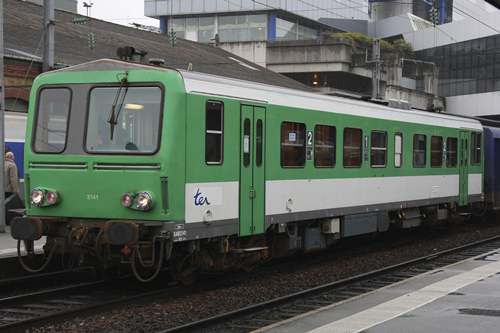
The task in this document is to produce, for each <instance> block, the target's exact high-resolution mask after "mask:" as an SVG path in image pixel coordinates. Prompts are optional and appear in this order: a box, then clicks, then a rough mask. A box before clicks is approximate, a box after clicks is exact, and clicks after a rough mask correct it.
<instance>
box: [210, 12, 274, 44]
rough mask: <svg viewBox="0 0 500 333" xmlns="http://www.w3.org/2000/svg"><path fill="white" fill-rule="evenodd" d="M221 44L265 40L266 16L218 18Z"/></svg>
mask: <svg viewBox="0 0 500 333" xmlns="http://www.w3.org/2000/svg"><path fill="white" fill-rule="evenodd" d="M218 31H219V38H220V41H221V42H241V41H260V40H266V39H267V38H266V15H265V14H257V15H230V16H220V17H219V30H218Z"/></svg>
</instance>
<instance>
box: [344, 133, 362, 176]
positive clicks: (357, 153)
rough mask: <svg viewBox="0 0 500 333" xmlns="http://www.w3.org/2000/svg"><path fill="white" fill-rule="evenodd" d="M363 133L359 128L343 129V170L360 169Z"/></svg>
mask: <svg viewBox="0 0 500 333" xmlns="http://www.w3.org/2000/svg"><path fill="white" fill-rule="evenodd" d="M362 138H363V132H362V131H361V129H359V128H345V129H344V168H354V167H360V166H361V161H362V158H363V156H362V143H363V139H362Z"/></svg>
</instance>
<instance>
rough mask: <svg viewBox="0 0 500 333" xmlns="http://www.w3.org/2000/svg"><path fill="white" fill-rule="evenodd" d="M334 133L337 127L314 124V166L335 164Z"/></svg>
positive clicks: (320, 166) (321, 166) (323, 166)
mask: <svg viewBox="0 0 500 333" xmlns="http://www.w3.org/2000/svg"><path fill="white" fill-rule="evenodd" d="M336 135H337V129H336V128H335V127H334V126H326V125H316V127H315V128H314V166H315V167H316V168H333V167H334V166H335V138H336Z"/></svg>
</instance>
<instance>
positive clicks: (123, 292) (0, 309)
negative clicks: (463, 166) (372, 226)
mask: <svg viewBox="0 0 500 333" xmlns="http://www.w3.org/2000/svg"><path fill="white" fill-rule="evenodd" d="M379 241H380V240H379ZM412 241H414V240H413V236H411V237H408V238H406V239H396V240H394V241H391V242H387V239H384V240H382V243H379V242H375V243H374V244H370V245H369V246H364V247H359V246H358V247H356V248H351V247H349V246H348V247H347V249H343V250H341V251H335V253H330V254H327V253H318V254H320V255H319V256H314V257H311V256H307V257H306V259H302V260H305V262H308V263H311V262H314V261H319V262H321V261H324V260H328V256H330V257H331V256H332V255H333V256H334V257H339V256H348V257H349V256H351V255H355V254H358V253H364V252H370V251H373V250H374V249H377V248H380V247H383V248H387V247H388V246H389V247H392V246H395V247H399V246H402V243H401V242H403V243H405V244H407V243H406V242H412ZM488 241H490V242H491V241H492V239H489V240H488ZM499 242H500V241H499ZM474 246H478V243H475V244H474ZM498 247H500V245H498ZM454 251H457V250H456V249H455V250H454ZM446 253H449V252H448V251H447V252H446ZM446 253H445V252H443V253H441V254H439V255H433V256H428V257H425V258H423V259H420V261H423V262H424V265H428V264H429V263H430V262H431V259H434V258H435V257H442V256H444V255H445V254H446ZM467 258H468V257H467ZM300 262H301V261H300V260H299V259H298V258H295V260H293V261H291V262H290V261H284V262H282V263H278V264H277V263H276V262H275V263H273V264H272V265H269V266H268V267H261V268H259V269H256V270H255V271H254V272H252V273H251V274H248V273H244V274H238V273H237V272H234V273H231V274H227V275H224V276H221V275H214V276H211V275H210V274H209V275H203V276H200V277H199V279H198V281H197V283H195V284H193V286H191V287H185V286H182V287H181V286H170V287H168V286H167V285H166V283H165V281H166V280H165V279H164V277H163V278H159V279H157V280H155V282H152V283H149V284H137V282H136V281H135V280H134V281H133V283H128V284H127V282H121V283H120V287H119V288H118V286H115V285H114V284H113V287H117V288H108V286H109V285H110V284H109V283H108V284H106V282H104V281H103V282H96V283H95V284H94V283H86V284H82V285H81V286H71V287H66V288H59V289H53V290H48V291H45V292H39V293H31V294H28V295H25V296H23V297H20V296H16V297H9V298H4V299H0V333H1V332H25V331H26V330H27V329H30V328H33V327H43V326H44V325H47V324H50V325H53V324H57V323H61V322H62V321H65V320H70V319H73V318H76V317H78V318H84V317H86V316H91V315H93V314H97V313H99V314H102V315H103V316H106V315H105V313H109V312H110V309H116V308H119V307H122V306H124V305H131V304H136V305H138V304H140V303H146V304H147V303H150V304H151V303H153V302H155V301H157V300H160V299H173V298H174V297H176V296H181V297H185V296H186V295H189V294H190V293H193V294H196V293H198V292H199V290H203V289H208V288H218V287H217V286H220V287H221V288H224V286H225V285H231V284H232V283H235V282H236V281H239V280H241V281H244V280H246V279H255V278H258V277H259V276H263V277H265V276H266V275H269V274H271V275H274V274H276V273H277V272H279V271H289V270H290V269H291V268H293V267H296V266H297V265H300ZM412 263H413V261H412V262H409V263H405V264H402V265H398V266H394V267H392V268H389V269H388V270H391V269H393V270H396V269H398V268H399V267H404V266H405V265H412ZM432 267H433V266H432ZM432 267H427V268H424V269H420V268H419V269H415V268H413V271H412V272H411V273H408V272H403V273H401V272H400V273H399V274H400V275H402V276H405V275H409V276H412V275H415V274H420V273H422V272H425V271H428V270H430V269H433V268H432ZM377 273H378V274H383V271H377V272H375V273H370V274H366V275H362V276H359V277H356V278H353V279H347V280H343V281H340V282H338V283H333V284H331V285H326V286H323V287H318V288H314V289H312V290H311V291H306V292H301V293H298V294H294V295H290V296H288V297H284V298H280V299H278V300H276V301H271V302H269V305H267V303H265V304H259V305H257V306H255V307H250V308H245V309H243V310H241V311H235V312H231V313H229V314H225V315H221V316H219V317H217V318H210V319H207V320H204V321H201V322H194V323H192V324H189V325H186V326H183V327H178V328H174V329H171V330H167V331H165V332H191V331H196V332H199V331H201V330H206V331H207V332H217V331H218V330H226V329H229V331H231V332H248V331H251V330H253V329H255V328H256V327H262V326H264V325H265V324H267V325H268V324H271V323H274V322H276V320H277V319H276V318H279V320H282V319H287V318H290V317H291V316H293V315H296V314H300V313H303V312H305V311H306V310H311V309H314V308H317V307H320V306H326V305H329V304H332V303H334V302H336V301H339V300H344V299H346V298H348V297H351V296H352V295H356V294H359V293H360V291H361V290H364V291H366V292H369V291H371V290H373V288H374V286H375V287H380V286H386V285H388V284H390V283H391V282H394V281H398V280H401V278H398V279H396V278H395V277H396V276H397V274H396V275H394V276H392V277H388V278H385V279H387V280H388V281H383V280H384V279H381V281H375V282H372V283H371V284H372V285H373V286H372V285H367V284H364V285H362V286H360V287H358V288H357V289H356V288H355V289H351V290H348V289H346V288H347V287H348V286H349V284H350V283H354V282H355V281H357V280H362V279H368V278H369V276H370V275H371V274H377ZM68 280H71V279H69V277H68ZM241 281H240V282H241ZM236 283H239V282H236ZM335 285H337V288H340V289H339V290H341V291H339V292H338V293H337V294H336V296H335V297H332V299H326V300H325V299H319V300H316V301H315V302H316V303H311V302H310V301H309V302H306V303H303V302H302V303H303V304H302V305H300V306H298V307H297V305H296V304H295V303H294V302H295V301H296V300H297V301H299V300H301V299H302V298H303V297H306V295H307V294H308V293H311V294H314V293H315V292H316V293H323V292H324V290H327V289H329V288H334V287H335ZM44 287H46V286H44ZM132 289H134V290H132ZM284 303H291V307H290V308H287V309H285V308H284V307H283V305H282V304H284ZM294 306H295V307H294ZM274 308H279V309H280V310H273V309H274ZM256 309H268V310H267V311H268V312H269V313H266V314H265V315H264V316H263V317H262V318H261V317H260V315H256V316H252V318H250V319H247V318H245V317H246V316H248V315H251V314H252V313H253V312H255V310H256ZM273 311H274V312H273ZM235 318H236V319H235ZM241 318H243V319H241ZM256 320H257V322H258V324H255V322H254V321H256ZM233 321H235V322H234V323H232V322H233ZM236 321H237V322H236ZM221 322H222V323H230V324H228V325H229V326H228V327H229V328H228V327H216V328H211V327H213V326H214V325H219V323H221ZM160 329H161V327H160Z"/></svg>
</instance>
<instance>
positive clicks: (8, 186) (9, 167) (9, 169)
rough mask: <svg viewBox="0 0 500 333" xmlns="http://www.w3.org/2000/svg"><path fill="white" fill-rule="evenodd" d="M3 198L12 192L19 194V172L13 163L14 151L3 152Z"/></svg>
mask: <svg viewBox="0 0 500 333" xmlns="http://www.w3.org/2000/svg"><path fill="white" fill-rule="evenodd" d="M4 184H5V199H7V198H8V197H10V196H11V195H12V194H14V193H16V194H19V172H18V171H17V165H16V163H14V153H13V152H11V151H9V152H8V153H6V154H5V183H4Z"/></svg>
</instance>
